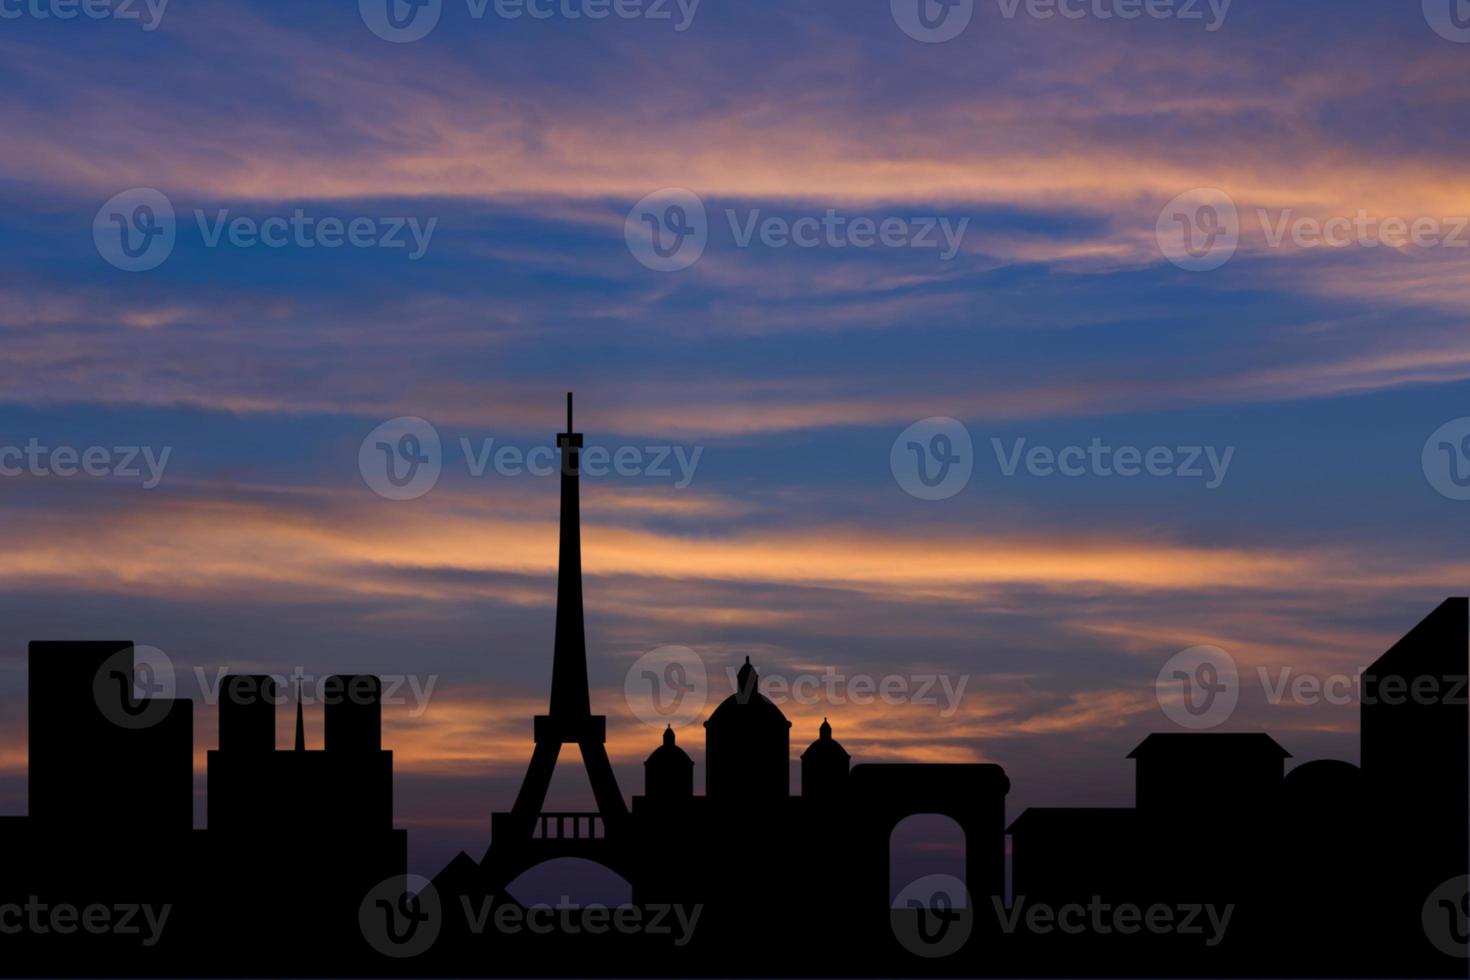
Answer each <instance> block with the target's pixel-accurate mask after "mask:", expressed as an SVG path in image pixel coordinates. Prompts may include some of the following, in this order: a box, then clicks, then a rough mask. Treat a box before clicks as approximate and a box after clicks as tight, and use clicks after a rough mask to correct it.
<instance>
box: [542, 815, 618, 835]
mask: <svg viewBox="0 0 1470 980" xmlns="http://www.w3.org/2000/svg"><path fill="white" fill-rule="evenodd" d="M569 829H570V833H568V830H569ZM606 833H607V828H606V827H605V826H604V824H603V821H602V814H600V813H543V814H540V815H539V816H537V818H536V826H535V827H534V828H533V829H532V831H531V837H532V838H533V839H536V840H600V839H601V838H603V837H604V836H606Z"/></svg>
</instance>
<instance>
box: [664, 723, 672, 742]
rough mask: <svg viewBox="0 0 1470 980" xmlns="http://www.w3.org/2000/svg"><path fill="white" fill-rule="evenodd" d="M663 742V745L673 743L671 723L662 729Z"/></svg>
mask: <svg viewBox="0 0 1470 980" xmlns="http://www.w3.org/2000/svg"><path fill="white" fill-rule="evenodd" d="M664 744H665V745H673V744H674V726H673V725H669V726H667V727H666V728H665V729H664Z"/></svg>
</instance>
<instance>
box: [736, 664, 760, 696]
mask: <svg viewBox="0 0 1470 980" xmlns="http://www.w3.org/2000/svg"><path fill="white" fill-rule="evenodd" d="M759 684H760V675H758V674H757V673H756V672H755V668H754V667H752V666H751V665H750V658H749V657H746V658H745V665H744V666H742V667H741V668H740V672H739V673H737V674H736V675H735V693H736V694H737V695H738V696H739V698H740V703H741V704H744V703H745V702H746V701H749V700H750V697H751V695H752V694H755V693H756V691H757V690H758V689H759Z"/></svg>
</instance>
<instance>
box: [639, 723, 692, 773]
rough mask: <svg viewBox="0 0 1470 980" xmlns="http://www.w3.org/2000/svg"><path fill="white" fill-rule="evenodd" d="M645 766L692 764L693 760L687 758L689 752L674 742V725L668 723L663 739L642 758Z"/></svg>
mask: <svg viewBox="0 0 1470 980" xmlns="http://www.w3.org/2000/svg"><path fill="white" fill-rule="evenodd" d="M643 764H644V765H645V766H670V765H674V766H693V765H694V760H693V759H691V758H689V753H688V752H685V751H684V750H683V749H681V748H679V746H677V745H675V744H674V726H672V725H670V726H668V727H667V728H665V729H664V741H663V744H662V745H660V746H659V747H658V748H656V749H654V750H653V752H652V754H650V755H649V757H648V758H647V759H646V760H644V762H643Z"/></svg>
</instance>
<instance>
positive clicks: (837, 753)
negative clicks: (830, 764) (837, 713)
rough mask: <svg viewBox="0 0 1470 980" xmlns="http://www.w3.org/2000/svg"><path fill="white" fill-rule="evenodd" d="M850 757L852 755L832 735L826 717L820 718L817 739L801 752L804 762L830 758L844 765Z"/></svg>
mask: <svg viewBox="0 0 1470 980" xmlns="http://www.w3.org/2000/svg"><path fill="white" fill-rule="evenodd" d="M850 758H852V756H850V755H848V754H847V750H846V749H844V748H843V747H842V743H841V742H839V741H837V740H836V739H835V738H833V737H832V726H831V725H830V724H829V723H828V722H827V719H826V718H823V719H822V727H821V728H819V729H817V740H816V741H815V742H813V743H812V744H811V745H809V746H807V750H806V751H805V752H803V753H802V754H801V761H802V762H804V763H805V762H808V761H813V762H814V761H825V760H827V759H832V760H834V761H838V762H841V763H842V764H844V765H845V764H846V763H847V760H848V759H850Z"/></svg>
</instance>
